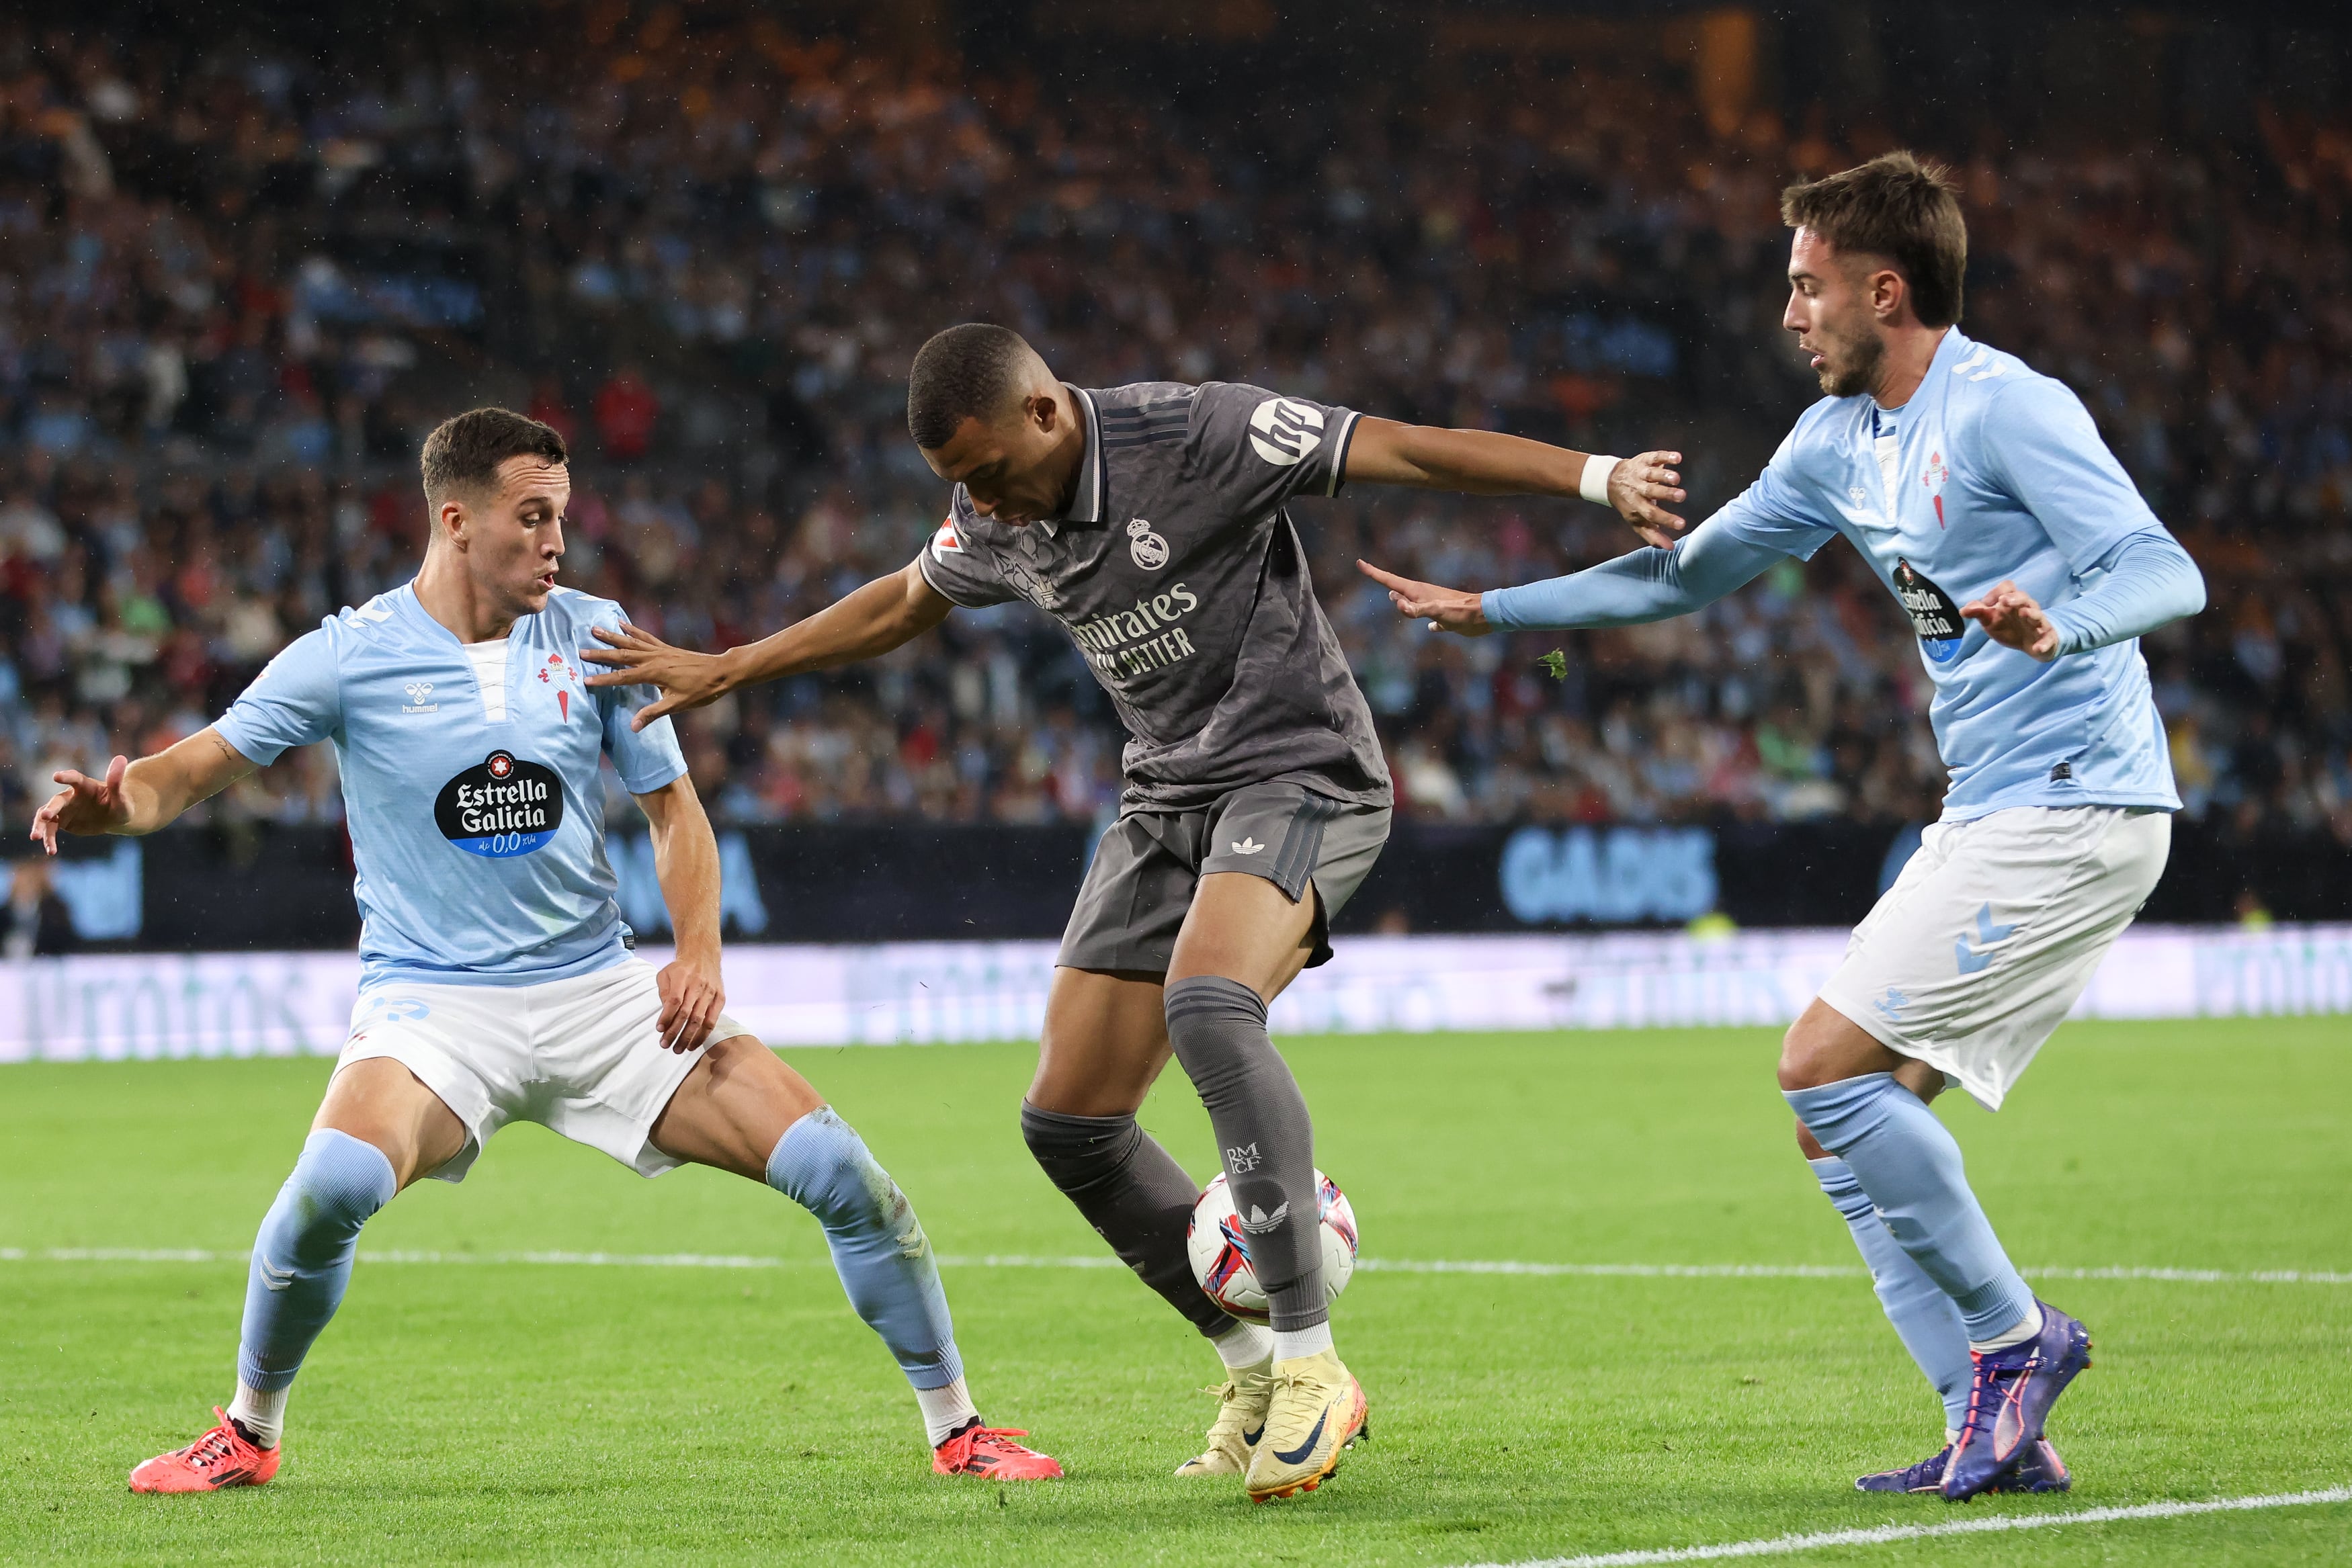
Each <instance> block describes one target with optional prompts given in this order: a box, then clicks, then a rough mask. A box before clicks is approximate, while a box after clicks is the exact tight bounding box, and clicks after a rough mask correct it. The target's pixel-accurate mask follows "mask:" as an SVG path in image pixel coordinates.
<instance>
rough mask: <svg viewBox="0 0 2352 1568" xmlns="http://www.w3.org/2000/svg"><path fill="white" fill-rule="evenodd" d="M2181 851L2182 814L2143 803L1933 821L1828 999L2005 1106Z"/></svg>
mask: <svg viewBox="0 0 2352 1568" xmlns="http://www.w3.org/2000/svg"><path fill="white" fill-rule="evenodd" d="M2171 848H2172V816H2171V813H2169V812H2168V811H2160V810H2150V809H2147V808H2144V807H2125V806H2065V807H2047V806H2020V807H2014V808H2012V809H2011V810H2006V811H1995V812H1993V813H1991V814H1990V816H1984V817H1979V818H1976V819H1974V820H1972V821H1964V822H1937V823H1936V824H1935V825H1934V826H1932V827H1930V828H1928V829H1927V831H1926V832H1925V833H1924V834H1922V835H1921V837H1920V841H1919V849H1918V852H1916V854H1914V855H1913V856H1912V857H1911V859H1910V861H1909V862H1908V863H1907V864H1906V865H1905V866H1904V868H1903V874H1902V875H1900V876H1898V877H1896V878H1895V885H1894V886H1893V887H1890V888H1888V889H1887V890H1886V893H1885V896H1883V897H1882V898H1880V899H1879V901H1878V903H1877V904H1875V905H1874V906H1873V907H1872V909H1871V912H1870V914H1869V915H1867V916H1865V917H1864V920H1863V922H1862V924H1861V925H1857V926H1855V927H1854V928H1853V940H1852V941H1851V942H1849V943H1848V944H1847V945H1846V950H1845V959H1844V962H1843V963H1841V964H1840V965H1839V966H1838V968H1837V972H1836V973H1835V974H1833V975H1832V976H1831V977H1830V979H1829V983H1828V984H1827V985H1825V986H1823V987H1822V1000H1823V1001H1825V1002H1827V1003H1828V1004H1829V1005H1830V1006H1831V1007H1832V1008H1835V1009H1837V1010H1838V1011H1839V1012H1841V1013H1843V1014H1844V1015H1845V1016H1846V1017H1847V1018H1849V1019H1853V1022H1854V1023H1855V1024H1856V1025H1857V1026H1859V1027H1860V1028H1861V1029H1862V1030H1864V1032H1866V1033H1868V1034H1869V1035H1871V1036H1872V1037H1873V1038H1874V1039H1875V1040H1878V1042H1879V1043H1880V1044H1882V1045H1884V1046H1885V1047H1886V1048H1887V1049H1888V1050H1889V1051H1895V1052H1896V1053H1897V1054H1898V1055H1902V1056H1909V1057H1916V1058H1917V1059H1918V1060H1919V1061H1924V1062H1926V1063H1927V1064H1928V1065H1929V1066H1930V1067H1935V1068H1938V1069H1940V1070H1942V1071H1943V1073H1944V1076H1945V1078H1946V1079H1947V1080H1948V1081H1950V1082H1955V1083H1958V1085H1959V1086H1960V1087H1961V1088H1963V1089H1965V1090H1967V1091H1968V1092H1969V1095H1970V1096H1971V1097H1973V1098H1974V1099H1975V1100H1977V1101H1978V1102H1979V1103H1981V1104H1982V1105H1983V1106H1984V1107H1985V1108H1986V1109H1987V1110H1989V1111H1998V1110H2000V1103H2001V1100H2002V1098H2003V1097H2004V1096H2006V1095H2007V1094H2008V1092H2009V1091H2010V1088H2011V1085H2013V1084H2015V1083H2016V1082H2017V1080H2018V1077H2019V1075H2021V1073H2023V1072H2024V1071H2025V1068H2026V1064H2027V1063H2029V1062H2031V1061H2032V1060H2033V1053H2034V1052H2035V1051H2039V1050H2041V1049H2042V1041H2043V1040H2048V1039H2049V1038H2050V1035H2051V1031H2052V1030H2055V1029H2056V1028H2057V1027H2058V1025H2059V1022H2060V1020H2062V1019H2064V1018H2065V1016H2066V1012H2067V1009H2070V1008H2072V1007H2073V1006H2074V1000H2075V998H2078V997H2080V996H2081V995H2082V994H2083V988H2084V987H2085V986H2087V985H2089V984H2090V982H2091V975H2092V972H2093V971H2094V970H2095V969H2097V968H2098V967H2099V960H2100V959H2101V958H2104V957H2105V956H2106V953H2107V949H2108V948H2109V947H2110V946H2114V944H2115V940H2116V937H2117V936H2121V935H2122V934H2123V929H2124V927H2125V926H2126V925H2130V924H2131V922H2132V916H2133V915H2137V914H2138V913H2139V906H2140V905H2141V904H2145V903H2147V895H2148V894H2150V893H2152V892H2154V891H2155V888H2156V881H2157V878H2158V877H2159V876H2161V875H2163V874H2164V862H2165V857H2166V856H2167V855H2168V853H2169V852H2170V851H2171Z"/></svg>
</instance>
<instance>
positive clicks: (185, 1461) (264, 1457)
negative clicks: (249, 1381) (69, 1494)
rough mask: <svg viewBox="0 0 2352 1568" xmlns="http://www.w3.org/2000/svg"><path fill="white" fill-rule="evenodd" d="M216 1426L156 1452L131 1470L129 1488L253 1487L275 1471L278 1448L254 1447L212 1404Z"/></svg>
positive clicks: (147, 1489)
mask: <svg viewBox="0 0 2352 1568" xmlns="http://www.w3.org/2000/svg"><path fill="white" fill-rule="evenodd" d="M213 1414H214V1415H215V1416H217V1417H219V1420H220V1425H219V1426H217V1427H214V1428H213V1429H212V1430H211V1431H209V1432H207V1433H205V1435H204V1436H203V1437H199V1438H197V1439H196V1440H195V1441H194V1442H193V1443H190V1444H189V1445H188V1446H187V1447H186V1448H174V1449H173V1450H172V1451H171V1452H170V1453H168V1454H158V1455H156V1456H155V1457H154V1458H152V1459H149V1460H148V1461H147V1462H146V1463H145V1464H143V1465H141V1466H140V1467H139V1468H138V1469H135V1470H132V1471H131V1490H132V1491H144V1492H182V1491H219V1490H222V1489H223V1488H225V1487H257V1486H259V1485H261V1484H262V1483H263V1482H265V1481H267V1480H268V1479H269V1478H270V1477H272V1476H274V1475H276V1474H277V1473H278V1456H279V1450H278V1449H277V1448H258V1447H256V1446H255V1445H254V1444H253V1443H252V1442H251V1441H250V1440H249V1439H247V1437H246V1435H245V1434H244V1433H243V1432H240V1431H238V1430H237V1428H236V1422H234V1421H232V1420H230V1419H229V1418H228V1416H226V1415H224V1414H223V1413H222V1412H221V1410H220V1409H219V1408H218V1407H217V1406H215V1408H214V1410H213Z"/></svg>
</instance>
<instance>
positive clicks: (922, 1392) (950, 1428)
mask: <svg viewBox="0 0 2352 1568" xmlns="http://www.w3.org/2000/svg"><path fill="white" fill-rule="evenodd" d="M915 1404H916V1405H917V1406H919V1408H920V1409H921V1410H922V1412H923V1429H924V1430H925V1431H927V1432H929V1434H930V1435H931V1447H932V1448H938V1447H939V1446H940V1444H941V1443H944V1442H946V1441H947V1440H948V1439H949V1438H950V1437H953V1436H954V1435H955V1433H956V1430H957V1428H959V1427H963V1426H966V1425H968V1424H970V1423H971V1422H973V1421H977V1420H979V1419H980V1412H979V1411H978V1410H977V1409H975V1408H973V1406H972V1403H971V1390H970V1389H968V1388H966V1387H965V1386H964V1385H963V1379H962V1378H961V1377H959V1378H957V1379H956V1380H955V1381H954V1382H953V1383H950V1384H949V1385H947V1386H946V1387H945V1388H918V1389H916V1390H915Z"/></svg>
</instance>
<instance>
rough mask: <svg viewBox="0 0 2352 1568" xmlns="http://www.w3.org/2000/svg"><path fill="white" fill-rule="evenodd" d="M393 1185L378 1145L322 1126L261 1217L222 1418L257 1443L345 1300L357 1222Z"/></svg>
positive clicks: (387, 1198)
mask: <svg viewBox="0 0 2352 1568" xmlns="http://www.w3.org/2000/svg"><path fill="white" fill-rule="evenodd" d="M399 1190H400V1183H399V1181H398V1179H397V1178H396V1177H395V1176H394V1175H393V1170H392V1162H391V1161H390V1160H388V1159H386V1158H384V1155H383V1150H382V1149H379V1148H377V1147H376V1146H375V1145H373V1144H371V1143H368V1142H366V1141H365V1140H363V1139H360V1138H354V1137H352V1135H351V1134H349V1133H339V1132H336V1131H335V1130H334V1129H332V1128H320V1130H319V1131H318V1132H315V1133H313V1134H310V1137H309V1138H308V1139H306V1140H305V1141H304V1142H303V1145H302V1154H301V1157H300V1158H299V1159H297V1160H296V1161H295V1162H294V1170H293V1173H292V1174H291V1175H289V1176H288V1177H287V1178H286V1185H285V1186H281V1187H279V1188H278V1201H277V1202H275V1203H273V1204H271V1205H270V1206H269V1212H268V1214H266V1215H264V1216H263V1217H262V1220H261V1230H260V1233H259V1234H258V1235H257V1236H256V1237H254V1239H253V1258H252V1260H251V1262H249V1263H248V1264H247V1270H246V1285H245V1321H244V1323H243V1325H242V1326H241V1327H240V1328H239V1329H238V1331H237V1347H236V1382H237V1393H236V1399H235V1400H234V1401H232V1402H231V1404H230V1406H229V1415H230V1416H232V1417H233V1418H235V1419H236V1422H237V1424H238V1425H240V1426H242V1427H245V1428H246V1430H247V1433H248V1434H249V1435H250V1436H252V1437H254V1439H255V1440H256V1441H257V1442H259V1443H260V1444H261V1445H262V1446H263V1447H264V1448H274V1447H275V1446H276V1445H277V1443H278V1434H279V1432H280V1430H281V1428H282V1424H283V1421H284V1412H285V1406H286V1399H285V1395H286V1390H287V1389H289V1387H291V1386H292V1385H293V1383H294V1375H295V1374H296V1373H297V1372H299V1371H300V1370H301V1367H302V1358H303V1357H304V1356H305V1355H307V1354H310V1343H311V1342H312V1341H313V1340H316V1339H317V1338H318V1337H319V1334H320V1331H321V1330H323V1329H324V1328H325V1327H326V1326H327V1322H328V1320H329V1319H331V1318H332V1317H333V1316H334V1315H335V1309H336V1308H337V1307H339V1306H341V1304H342V1301H343V1291H344V1289H345V1287H347V1286H348V1285H349V1284H350V1283H351V1279H352V1256H353V1254H355V1253H356V1252H357V1251H358V1250H359V1240H360V1227H362V1225H365V1224H366V1223H367V1222H368V1219H369V1218H370V1217H371V1216H373V1214H374V1213H375V1211H376V1210H377V1209H379V1208H382V1207H383V1206H384V1205H385V1204H387V1203H390V1202H391V1201H392V1198H393V1195H394V1193H396V1192H398V1191H399Z"/></svg>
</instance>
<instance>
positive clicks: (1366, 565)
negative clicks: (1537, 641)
mask: <svg viewBox="0 0 2352 1568" xmlns="http://www.w3.org/2000/svg"><path fill="white" fill-rule="evenodd" d="M1356 570H1358V571H1360V572H1362V573H1363V574H1364V575H1365V576H1366V577H1369V578H1370V579H1371V580H1373V581H1374V582H1377V583H1379V584H1380V585H1381V587H1382V588H1385V589H1387V590H1388V591H1389V602H1390V603H1391V604H1393V605H1395V606H1396V607H1397V610H1398V612H1400V613H1401V614H1402V615H1403V616H1404V617H1405V619H1407V620H1408V621H1420V620H1424V619H1425V620H1427V621H1428V622H1429V629H1430V630H1431V631H1433V632H1458V633H1460V634H1461V635H1462V636H1465V637H1484V636H1485V635H1486V633H1487V632H1492V631H1493V630H1494V628H1493V627H1492V626H1489V625H1487V624H1486V610H1485V608H1484V607H1483V606H1482V604H1481V603H1480V600H1479V595H1477V594H1475V593H1465V592H1464V591H1462V590H1461V589H1458V588H1440V587H1438V586H1437V584H1435V583H1433V582H1415V581H1414V580H1412V579H1411V578H1409V577H1399V576H1398V575H1397V574H1396V573H1395V572H1392V571H1382V570H1381V569H1380V568H1379V567H1376V566H1374V565H1373V564H1372V563H1371V562H1370V561H1368V560H1359V561H1357V562H1356Z"/></svg>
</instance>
